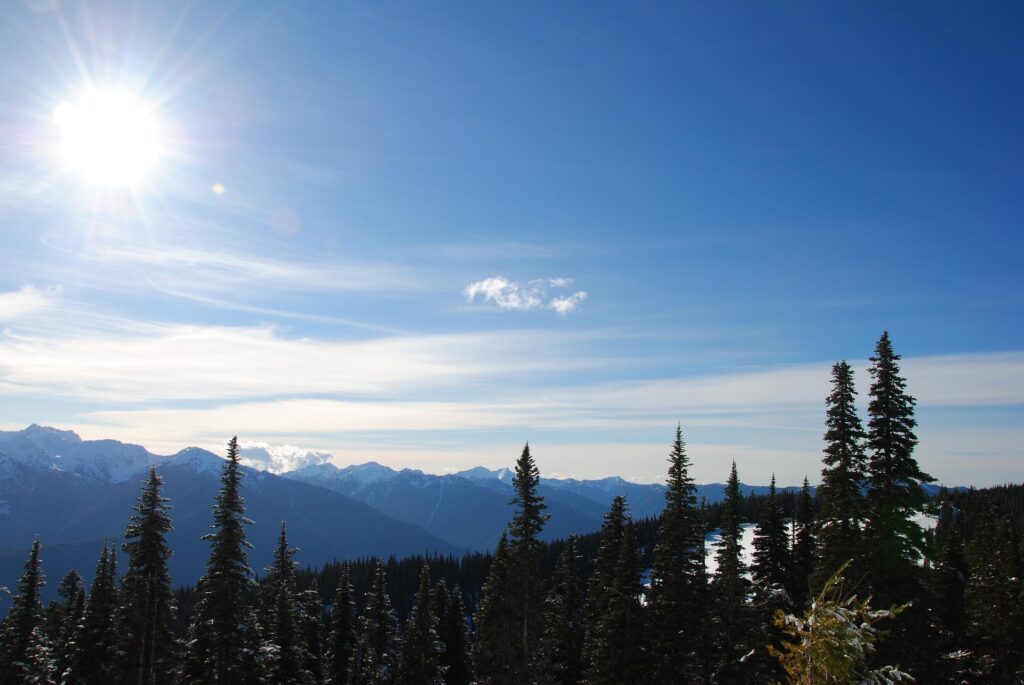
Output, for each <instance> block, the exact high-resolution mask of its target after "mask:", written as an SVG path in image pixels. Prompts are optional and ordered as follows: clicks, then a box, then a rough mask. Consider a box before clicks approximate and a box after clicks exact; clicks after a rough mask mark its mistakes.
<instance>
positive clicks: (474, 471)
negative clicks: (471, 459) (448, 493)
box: [452, 466, 514, 483]
mask: <svg viewBox="0 0 1024 685" xmlns="http://www.w3.org/2000/svg"><path fill="white" fill-rule="evenodd" d="M452 475H453V476H459V477H460V478H465V479H466V480H473V481H480V480H500V481H502V482H503V483H511V482H512V476H513V475H514V474H513V472H512V469H508V468H501V469H488V468H484V467H483V466H474V467H473V468H471V469H466V470H465V471H458V472H456V473H453V474H452Z"/></svg>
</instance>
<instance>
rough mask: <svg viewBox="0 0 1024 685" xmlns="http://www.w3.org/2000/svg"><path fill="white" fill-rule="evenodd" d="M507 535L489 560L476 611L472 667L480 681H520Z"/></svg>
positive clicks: (493, 684) (503, 684) (513, 684)
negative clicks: (485, 579) (481, 596)
mask: <svg viewBox="0 0 1024 685" xmlns="http://www.w3.org/2000/svg"><path fill="white" fill-rule="evenodd" d="M512 574H513V570H512V559H511V553H510V551H509V545H508V535H507V533H505V532H504V531H502V533H501V538H499V539H498V548H497V550H495V552H494V559H493V560H492V561H491V569H490V572H489V573H488V574H487V581H486V582H485V583H484V587H483V599H482V600H481V601H480V606H479V607H478V608H477V612H476V640H475V642H474V644H473V671H474V673H475V675H476V678H477V681H478V682H479V683H480V685H518V683H521V682H523V681H522V677H523V676H522V672H523V667H522V662H521V661H517V659H519V654H520V651H519V650H520V645H521V642H520V639H519V630H520V625H519V622H518V621H517V620H516V611H515V609H516V606H517V602H516V600H517V599H518V595H517V593H516V590H517V585H516V584H515V580H514V578H513V575H512Z"/></svg>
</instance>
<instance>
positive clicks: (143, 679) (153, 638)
mask: <svg viewBox="0 0 1024 685" xmlns="http://www.w3.org/2000/svg"><path fill="white" fill-rule="evenodd" d="M162 483H163V479H162V478H160V476H158V475H157V472H156V468H155V467H154V468H151V469H150V471H149V477H148V478H147V479H146V482H145V483H144V484H143V487H142V494H141V496H140V497H139V498H138V500H137V501H136V503H135V507H134V509H135V513H134V514H133V515H132V517H131V519H130V520H129V523H128V526H127V528H126V529H125V533H124V537H125V543H124V546H123V550H124V551H125V552H126V553H127V554H128V568H127V570H126V571H125V575H124V579H123V580H122V583H121V603H120V608H119V611H118V617H117V624H118V626H117V630H118V637H119V645H118V650H117V659H116V663H117V671H118V673H117V678H118V680H119V682H122V683H127V684H128V685H157V684H158V683H166V682H168V680H169V679H170V677H171V674H172V673H173V672H174V669H175V666H176V659H177V654H176V651H177V650H176V649H175V647H176V638H175V636H174V630H173V625H172V622H173V620H174V612H175V606H174V595H173V593H172V591H171V576H170V572H169V571H168V569H167V561H168V559H170V557H171V550H170V548H169V547H168V546H167V539H166V535H167V533H169V532H170V531H171V528H172V526H171V519H170V516H169V514H168V510H169V509H170V507H169V505H168V502H169V500H168V499H167V498H166V497H163V496H161V494H160V488H161V485H162Z"/></svg>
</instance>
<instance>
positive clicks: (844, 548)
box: [810, 361, 867, 592]
mask: <svg viewBox="0 0 1024 685" xmlns="http://www.w3.org/2000/svg"><path fill="white" fill-rule="evenodd" d="M856 397H857V391H856V390H855V389H854V384H853V369H852V368H851V367H850V365H849V364H847V363H846V362H845V361H841V362H838V363H836V364H835V365H834V366H833V367H832V393H831V394H830V395H829V396H828V398H827V399H826V400H825V404H826V406H827V411H826V415H825V427H826V430H825V458H824V463H825V468H824V469H822V472H821V477H822V482H821V487H820V488H819V489H818V495H819V499H820V501H821V511H820V512H819V514H818V525H817V527H818V542H819V544H818V549H817V553H816V558H815V565H814V570H813V572H812V574H811V580H810V585H811V587H812V588H813V590H814V591H815V592H817V591H819V590H820V589H821V588H822V587H823V586H824V584H825V581H826V580H828V579H829V578H830V577H831V576H832V575H833V574H834V573H835V572H836V570H837V569H838V568H839V567H840V566H842V565H843V564H845V563H846V562H848V561H850V560H851V559H854V558H856V557H859V556H860V549H861V538H862V534H861V528H862V526H863V524H864V521H865V518H866V516H867V503H866V501H865V498H864V496H863V494H862V493H861V488H862V487H863V485H864V483H865V481H866V480H867V457H866V456H865V454H864V438H865V433H864V429H863V427H862V426H861V423H860V418H859V417H858V416H857V408H856V406H855V402H856ZM848 573H850V574H851V577H859V573H858V568H857V567H854V568H851V569H849V570H848Z"/></svg>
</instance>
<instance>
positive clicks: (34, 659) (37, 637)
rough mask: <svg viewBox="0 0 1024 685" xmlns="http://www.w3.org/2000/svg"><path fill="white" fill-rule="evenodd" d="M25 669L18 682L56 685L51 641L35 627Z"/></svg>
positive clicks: (30, 684)
mask: <svg viewBox="0 0 1024 685" xmlns="http://www.w3.org/2000/svg"><path fill="white" fill-rule="evenodd" d="M25 661H26V663H25V669H24V671H23V672H22V675H21V680H20V682H22V683H26V684H27V685H57V683H58V682H59V678H60V671H59V670H58V663H57V658H56V652H55V649H54V643H53V639H52V637H51V636H50V635H48V634H47V633H46V631H45V630H44V629H43V625H42V624H40V625H37V626H36V627H35V630H33V631H32V641H31V644H30V645H29V648H28V655H27V657H26V660H25Z"/></svg>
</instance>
